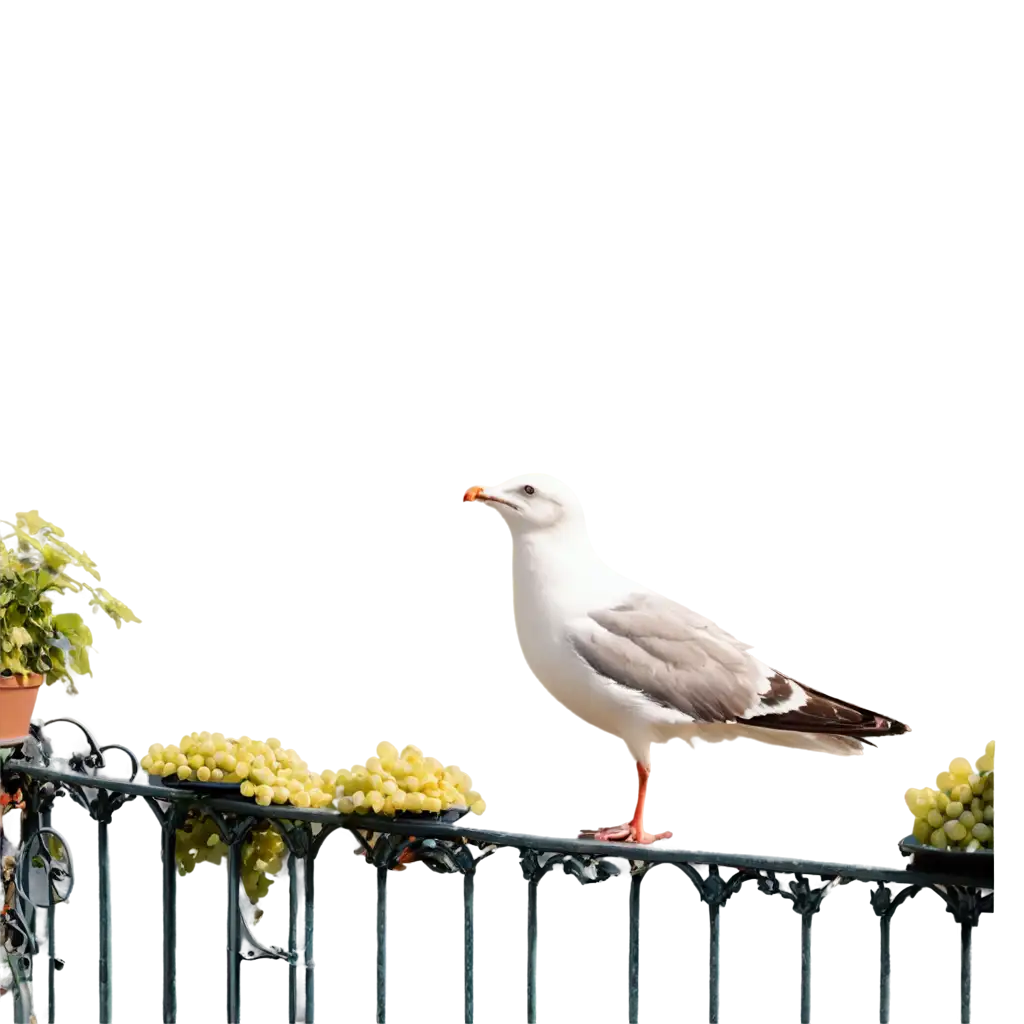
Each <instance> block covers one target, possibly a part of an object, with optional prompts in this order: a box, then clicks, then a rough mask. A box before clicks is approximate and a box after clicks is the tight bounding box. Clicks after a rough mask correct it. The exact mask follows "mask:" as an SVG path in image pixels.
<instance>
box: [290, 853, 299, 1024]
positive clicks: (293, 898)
mask: <svg viewBox="0 0 1024 1024" xmlns="http://www.w3.org/2000/svg"><path fill="white" fill-rule="evenodd" d="M296 876H297V868H296V866H295V854H294V853H290V854H289V855H288V1024H295V1020H296V1015H297V1013H298V1001H299V989H298V974H299V965H298V964H297V963H296V959H297V958H298V949H297V947H296V944H295V939H296V934H297V932H298V924H297V919H298V916H299V885H298V878H297V877H296Z"/></svg>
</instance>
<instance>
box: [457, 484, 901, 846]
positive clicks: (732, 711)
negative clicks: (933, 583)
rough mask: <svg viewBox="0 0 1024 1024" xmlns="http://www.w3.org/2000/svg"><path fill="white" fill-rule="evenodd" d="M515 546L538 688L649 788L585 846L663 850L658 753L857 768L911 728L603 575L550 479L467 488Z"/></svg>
mask: <svg viewBox="0 0 1024 1024" xmlns="http://www.w3.org/2000/svg"><path fill="white" fill-rule="evenodd" d="M462 500H463V501H472V502H483V503H485V504H487V505H489V506H491V507H492V508H493V509H495V511H497V512H498V514H499V515H500V516H501V517H502V519H504V520H505V522H506V523H507V524H508V527H509V530H510V531H511V533H512V582H513V593H514V607H515V618H516V632H517V633H518V635H519V645H520V647H521V648H522V651H523V656H524V657H525V658H526V663H527V665H529V667H530V669H531V671H532V672H533V674H534V675H535V676H536V677H537V678H538V679H539V680H540V682H541V684H542V685H543V686H544V687H545V689H547V690H548V692H549V693H550V694H551V695H552V696H553V697H554V698H555V699H556V700H558V701H560V702H561V703H562V704H564V705H565V707H567V708H568V709H569V710H570V711H572V712H573V713H574V714H576V715H578V716H579V717H580V718H582V719H583V720H584V721H585V722H589V723H590V724H591V725H593V726H596V727H597V728H598V729H603V730H604V731H605V732H609V733H612V735H614V736H618V737H620V738H621V739H622V740H624V741H625V743H626V746H627V747H628V748H629V752H630V754H631V755H632V757H633V758H634V760H635V761H636V770H637V777H638V783H639V789H638V792H637V801H636V809H635V811H634V812H633V817H632V819H631V820H630V821H628V822H625V823H624V824H622V825H614V826H612V827H610V828H599V829H585V830H583V831H582V832H581V833H580V838H581V839H598V840H602V841H605V842H626V843H653V842H655V841H656V840H658V839H669V838H671V836H672V833H671V832H660V833H657V834H651V833H649V832H647V831H645V829H644V821H643V815H644V799H645V797H646V793H647V781H648V779H649V778H650V774H651V744H652V743H665V742H667V741H668V740H670V739H672V738H673V737H677V736H678V737H680V738H682V739H683V740H685V741H686V742H687V743H689V744H690V746H693V740H694V738H697V737H699V738H700V739H702V740H705V741H707V742H711V743H717V742H721V741H723V740H732V739H737V738H740V737H746V738H749V739H754V740H760V741H761V742H762V743H772V744H776V745H780V746H785V747H796V748H798V749H801V750H815V751H822V752H825V753H830V754H860V753H861V752H862V749H863V748H862V745H863V744H864V743H867V744H869V745H870V746H874V744H873V743H871V742H870V740H868V739H867V737H869V736H895V735H899V734H900V733H904V732H909V731H910V730H909V728H908V727H907V726H906V725H903V724H902V723H901V722H897V721H896V720H895V719H892V718H887V717H886V716H885V715H880V714H877V713H876V712H874V711H867V710H865V709H864V708H861V707H857V705H855V704H850V703H848V702H847V701H844V700H839V699H838V698H836V697H830V696H828V694H825V693H821V692H820V691H819V690H812V689H811V688H810V687H809V686H804V685H803V684H801V683H798V682H797V681H796V680H795V679H793V678H791V677H790V676H787V675H785V674H784V673H782V672H777V671H776V670H775V669H773V668H770V667H769V666H768V665H766V664H765V663H764V662H762V661H758V659H757V658H755V657H754V656H753V655H752V654H750V653H749V651H750V645H749V644H745V643H742V642H741V641H739V640H737V639H736V638H735V637H734V636H731V635H730V634H729V633H726V632H725V630H724V629H721V628H720V627H719V626H716V625H715V623H713V622H712V621H711V620H710V619H706V618H704V616H702V615H698V614H697V613H696V612H692V611H690V610H689V609H688V608H685V607H683V605H681V604H677V603H676V602H675V601H671V600H669V599H668V598H667V597H663V596H662V595H661V594H658V593H655V592H654V591H653V590H649V589H648V588H647V587H644V586H641V585H640V584H637V583H634V582H633V581H631V580H629V579H627V578H626V577H624V576H621V575H619V573H617V572H615V571H614V570H613V569H611V568H609V567H608V566H607V565H605V563H604V562H602V561H601V559H600V558H599V557H598V556H597V553H596V552H595V551H594V549H593V547H592V546H591V544H590V540H589V538H588V536H587V530H586V525H585V523H584V517H583V509H582V508H581V506H580V503H579V501H578V500H577V498H576V496H575V494H573V492H572V491H571V490H570V489H569V488H568V487H567V486H566V485H565V484H564V483H562V482H561V481H560V480H556V479H555V478H554V477H551V476H547V475H544V474H541V473H533V474H529V475H526V476H518V477H514V478H512V479H511V480H506V481H505V482H504V483H502V484H499V485H498V486H496V487H479V486H477V487H470V488H469V490H467V491H466V492H465V494H464V495H463V499H462Z"/></svg>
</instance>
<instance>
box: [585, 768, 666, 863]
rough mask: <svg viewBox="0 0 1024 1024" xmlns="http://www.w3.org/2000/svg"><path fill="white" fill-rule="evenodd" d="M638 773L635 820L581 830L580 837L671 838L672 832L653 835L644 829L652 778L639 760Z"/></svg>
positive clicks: (613, 839)
mask: <svg viewBox="0 0 1024 1024" xmlns="http://www.w3.org/2000/svg"><path fill="white" fill-rule="evenodd" d="M636 773H637V776H638V777H639V783H640V785H639V789H638V791H637V797H636V810H635V811H634V812H633V820H632V821H627V822H625V823H624V824H622V825H613V826H612V827H611V828H599V829H584V830H583V831H582V832H580V835H579V837H580V839H599V840H600V841H601V842H605V843H644V844H647V843H653V842H655V841H657V840H658V839H671V838H672V833H671V832H659V833H658V834H657V835H651V833H650V832H645V831H644V800H645V799H646V797H647V780H648V779H649V778H650V775H651V773H650V771H649V770H648V769H647V768H645V767H644V766H643V765H642V764H641V763H640V762H639V761H637V763H636Z"/></svg>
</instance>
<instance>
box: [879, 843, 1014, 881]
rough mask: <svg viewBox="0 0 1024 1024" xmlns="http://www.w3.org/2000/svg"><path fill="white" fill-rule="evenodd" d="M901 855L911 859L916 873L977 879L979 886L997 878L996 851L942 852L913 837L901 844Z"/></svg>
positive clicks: (911, 864)
mask: <svg viewBox="0 0 1024 1024" xmlns="http://www.w3.org/2000/svg"><path fill="white" fill-rule="evenodd" d="M899 849H900V853H902V854H903V856H904V857H909V858H910V866H911V867H912V868H913V869H914V870H915V871H936V872H942V873H944V874H952V875H964V876H966V877H968V878H977V879H978V882H979V884H980V883H983V882H992V880H993V878H994V876H995V850H975V851H974V852H973V853H968V852H967V851H966V850H948V849H947V850H940V849H939V848H938V847H937V846H927V845H925V844H924V843H922V842H919V841H918V840H917V839H915V838H914V837H913V836H907V837H906V839H901V840H900V842H899Z"/></svg>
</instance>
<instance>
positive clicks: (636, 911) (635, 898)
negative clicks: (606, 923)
mask: <svg viewBox="0 0 1024 1024" xmlns="http://www.w3.org/2000/svg"><path fill="white" fill-rule="evenodd" d="M643 880H644V876H643V873H642V872H639V871H638V872H637V873H636V874H635V875H633V877H632V878H631V879H630V880H629V1024H637V1016H638V1014H639V1012H640V883H641V882H642V881H643Z"/></svg>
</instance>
